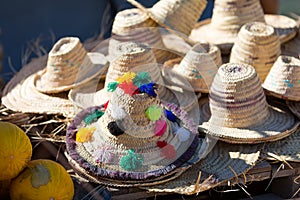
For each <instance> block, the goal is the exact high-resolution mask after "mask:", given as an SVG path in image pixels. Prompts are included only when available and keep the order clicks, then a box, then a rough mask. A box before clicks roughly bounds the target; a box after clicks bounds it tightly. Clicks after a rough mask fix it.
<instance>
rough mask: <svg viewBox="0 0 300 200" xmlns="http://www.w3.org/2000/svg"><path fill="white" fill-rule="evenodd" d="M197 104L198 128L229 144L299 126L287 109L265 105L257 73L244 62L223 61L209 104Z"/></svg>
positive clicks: (271, 137) (260, 139)
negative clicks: (226, 62) (198, 112)
mask: <svg viewBox="0 0 300 200" xmlns="http://www.w3.org/2000/svg"><path fill="white" fill-rule="evenodd" d="M200 104H201V106H200V126H199V127H200V129H201V130H202V131H204V132H206V133H208V134H210V135H212V136H214V137H219V139H221V140H224V141H226V142H229V143H260V142H267V141H275V140H278V139H281V138H284V137H286V136H288V135H290V134H291V133H293V132H294V131H295V129H296V128H297V126H298V125H299V122H298V121H297V120H296V119H295V117H294V116H293V115H292V114H291V113H289V112H288V111H284V110H281V109H279V108H276V107H272V106H269V105H268V104H267V102H266V98H265V95H264V92H263V89H262V87H261V82H260V80H259V78H258V76H257V73H256V72H255V69H254V68H253V67H252V66H250V65H247V64H234V63H228V64H223V65H222V66H221V67H220V68H219V70H218V72H217V74H216V76H215V79H214V81H213V83H212V86H211V90H210V94H209V104H208V102H204V103H200ZM208 119H209V120H208Z"/></svg>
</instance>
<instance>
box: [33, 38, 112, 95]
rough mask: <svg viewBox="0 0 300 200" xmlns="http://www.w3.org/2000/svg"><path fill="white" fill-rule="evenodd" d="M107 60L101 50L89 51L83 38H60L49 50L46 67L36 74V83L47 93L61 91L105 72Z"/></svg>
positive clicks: (38, 87)
mask: <svg viewBox="0 0 300 200" xmlns="http://www.w3.org/2000/svg"><path fill="white" fill-rule="evenodd" d="M106 64H107V60H106V58H105V57H104V56H103V55H102V54H100V53H94V52H93V53H88V52H87V51H86V50H85V49H84V47H83V46H82V44H81V42H80V40H79V38H76V37H64V38H61V39H60V40H58V41H57V42H56V43H55V45H54V46H53V47H52V49H51V51H50V52H49V54H48V60H47V65H46V68H45V69H44V70H43V71H41V72H39V73H37V74H36V75H35V78H34V79H35V80H34V84H35V87H36V88H37V90H39V91H40V92H43V93H59V92H63V91H68V90H70V89H72V88H74V87H78V86H80V85H82V84H84V83H86V82H88V81H89V80H91V79H93V78H95V77H97V76H99V77H100V76H101V74H102V76H104V75H105V74H104V71H105V69H106V67H107V66H106Z"/></svg>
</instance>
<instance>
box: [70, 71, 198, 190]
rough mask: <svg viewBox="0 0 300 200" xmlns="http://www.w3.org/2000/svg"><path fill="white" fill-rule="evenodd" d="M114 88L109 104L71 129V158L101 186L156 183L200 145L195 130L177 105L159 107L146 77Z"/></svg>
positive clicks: (134, 76) (128, 77)
mask: <svg viewBox="0 0 300 200" xmlns="http://www.w3.org/2000/svg"><path fill="white" fill-rule="evenodd" d="M113 83H114V84H115V86H116V87H113V88H111V89H112V90H113V92H112V93H113V94H112V97H111V99H110V101H109V103H108V105H106V106H101V107H90V108H87V109H85V110H83V111H82V112H80V113H78V115H77V116H76V117H75V118H74V120H73V121H72V122H71V124H70V125H69V126H68V128H67V136H66V144H67V151H68V154H69V156H70V157H71V159H72V160H73V161H74V162H76V163H77V164H78V165H79V166H80V167H81V168H83V169H84V170H86V171H87V173H88V174H89V175H90V176H92V177H94V178H95V179H97V180H98V181H102V180H103V182H105V180H110V183H109V184H110V185H112V184H114V183H116V185H122V184H124V185H128V184H132V183H135V184H136V185H138V184H139V183H140V184H145V182H147V180H150V182H151V184H153V183H152V182H153V181H152V180H151V179H155V178H159V177H162V178H163V177H165V176H166V175H167V174H168V173H169V172H172V171H173V170H175V169H176V168H178V167H180V166H181V165H183V164H185V163H186V161H188V160H189V159H190V158H191V157H192V156H193V155H194V154H195V153H196V149H197V147H198V145H202V142H203V141H199V138H198V137H197V133H198V131H197V125H196V123H193V119H189V118H187V114H186V112H184V111H182V110H181V109H180V108H179V107H178V106H176V105H175V104H172V103H168V102H166V103H161V102H160V99H159V98H158V96H157V95H156V94H157V93H156V83H155V82H153V81H152V80H151V79H149V73H148V72H138V73H134V72H131V71H129V72H127V73H126V74H124V75H123V76H122V77H119V78H117V79H116V80H115V81H114V82H113ZM146 88H147V89H146ZM144 89H146V90H144Z"/></svg>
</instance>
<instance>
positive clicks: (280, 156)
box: [264, 129, 300, 162]
mask: <svg viewBox="0 0 300 200" xmlns="http://www.w3.org/2000/svg"><path fill="white" fill-rule="evenodd" d="M299 148H300V130H299V129H297V131H296V132H295V133H293V134H291V135H290V136H289V137H286V138H284V139H282V140H278V141H276V142H270V143H268V144H266V146H265V148H264V152H265V153H266V154H267V156H266V158H267V159H269V160H279V161H291V162H300V152H299Z"/></svg>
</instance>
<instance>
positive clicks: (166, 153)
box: [160, 144, 177, 160]
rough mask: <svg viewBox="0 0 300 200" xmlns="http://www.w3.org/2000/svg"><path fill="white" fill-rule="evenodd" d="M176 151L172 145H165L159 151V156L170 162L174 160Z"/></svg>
mask: <svg viewBox="0 0 300 200" xmlns="http://www.w3.org/2000/svg"><path fill="white" fill-rule="evenodd" d="M176 154H177V153H176V150H175V148H174V146H173V145H171V144H167V145H166V146H165V147H164V148H162V149H161V152H160V156H162V157H166V159H169V160H172V159H175V158H176Z"/></svg>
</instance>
